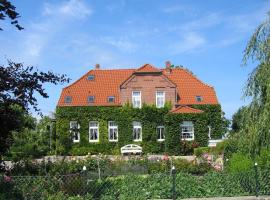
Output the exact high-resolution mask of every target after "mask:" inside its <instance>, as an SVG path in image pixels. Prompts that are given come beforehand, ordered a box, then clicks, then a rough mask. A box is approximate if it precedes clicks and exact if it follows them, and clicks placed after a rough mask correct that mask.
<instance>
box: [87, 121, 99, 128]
mask: <svg viewBox="0 0 270 200" xmlns="http://www.w3.org/2000/svg"><path fill="white" fill-rule="evenodd" d="M89 126H90V127H97V126H98V122H90V123H89Z"/></svg>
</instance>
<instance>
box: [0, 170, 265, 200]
mask: <svg viewBox="0 0 270 200" xmlns="http://www.w3.org/2000/svg"><path fill="white" fill-rule="evenodd" d="M0 179H1V181H0V199H9V200H13V199H14V200H15V199H16V200H20V199H21V200H43V199H44V200H45V199H46V200H47V199H51V200H62V199H63V200H64V199H65V200H86V199H87V200H91V199H95V200H96V199H100V200H117V199H119V200H137V199H138V200H143V199H181V198H191V197H217V196H246V195H249V196H250V195H252V196H259V195H269V194H270V171H269V170H257V169H256V168H255V170H252V171H247V172H242V173H217V172H212V173H208V174H206V175H204V176H194V175H190V174H186V173H177V172H176V171H174V173H172V174H171V175H170V173H157V174H141V175H139V174H110V175H109V174H108V173H107V174H103V173H101V174H99V173H96V172H87V171H84V172H82V173H77V174H69V175H59V176H49V175H48V176H2V177H0Z"/></svg>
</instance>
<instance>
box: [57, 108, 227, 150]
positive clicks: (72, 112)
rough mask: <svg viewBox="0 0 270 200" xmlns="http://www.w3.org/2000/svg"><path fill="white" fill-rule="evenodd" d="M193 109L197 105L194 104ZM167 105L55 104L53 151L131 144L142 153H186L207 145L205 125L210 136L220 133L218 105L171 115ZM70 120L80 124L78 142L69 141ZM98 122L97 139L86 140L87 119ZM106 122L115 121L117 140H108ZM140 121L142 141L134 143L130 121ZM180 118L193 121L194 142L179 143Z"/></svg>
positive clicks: (220, 121)
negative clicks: (161, 136) (161, 137)
mask: <svg viewBox="0 0 270 200" xmlns="http://www.w3.org/2000/svg"><path fill="white" fill-rule="evenodd" d="M196 108H197V107H196ZM170 109H171V106H170V105H169V104H167V105H166V106H165V108H156V107H155V106H154V105H153V106H150V105H143V107H142V108H141V109H138V108H137V109H136V108H135V109H134V108H132V107H131V106H130V105H125V106H123V107H113V106H112V107H95V106H84V107H83V106H82V107H57V110H56V116H57V123H56V128H57V141H56V152H57V154H62V155H67V154H69V155H86V154H88V153H90V154H98V153H103V154H120V148H121V147H122V146H124V145H127V144H130V143H135V144H138V145H140V146H142V147H143V152H144V153H159V154H163V153H165V152H166V153H169V154H174V155H183V154H188V153H190V149H191V148H194V147H198V146H207V140H208V127H207V126H208V125H211V126H212V130H214V131H215V133H214V135H213V136H214V137H215V138H218V137H219V138H220V137H221V135H222V134H223V133H224V132H223V128H222V127H223V126H224V125H223V123H224V122H223V121H222V118H221V116H222V115H221V114H222V113H221V108H220V106H219V105H213V106H212V105H211V106H210V105H205V106H200V108H199V109H202V110H205V113H202V114H171V113H169V110H170ZM70 121H77V122H78V123H79V124H80V130H79V132H80V142H79V143H73V142H72V139H71V134H70V132H69V123H70ZM90 121H97V122H98V123H99V142H98V143H89V122H90ZM108 121H115V122H116V123H117V125H118V142H110V141H109V139H108ZM133 121H139V122H141V124H142V141H141V142H134V141H133V138H132V132H133V127H132V122H133ZM182 121H193V123H194V129H195V141H194V142H191V143H190V142H189V143H183V142H181V141H180V124H181V123H182ZM160 125H164V126H165V141H163V142H158V141H157V132H156V127H157V126H160Z"/></svg>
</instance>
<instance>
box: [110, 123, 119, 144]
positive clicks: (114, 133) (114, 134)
mask: <svg viewBox="0 0 270 200" xmlns="http://www.w3.org/2000/svg"><path fill="white" fill-rule="evenodd" d="M117 138H118V126H117V124H116V122H114V121H111V122H109V140H117Z"/></svg>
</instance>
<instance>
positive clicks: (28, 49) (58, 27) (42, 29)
mask: <svg viewBox="0 0 270 200" xmlns="http://www.w3.org/2000/svg"><path fill="white" fill-rule="evenodd" d="M91 13H92V10H91V9H90V8H89V7H88V6H87V5H86V4H84V3H83V1H81V0H69V1H65V2H64V3H61V4H49V3H45V4H44V6H43V11H42V14H43V18H41V19H40V20H39V21H38V22H33V23H32V24H30V25H29V28H28V29H26V34H25V36H24V37H25V38H23V46H22V49H23V50H21V52H22V53H20V54H21V55H22V57H23V58H24V60H27V61H30V62H32V63H35V62H36V61H37V60H39V59H40V56H41V54H42V52H43V51H44V49H45V48H46V47H48V46H49V45H51V46H52V45H54V44H55V42H54V41H55V40H56V35H57V34H59V33H61V32H63V31H64V29H65V28H66V27H68V26H69V25H71V24H72V23H74V20H82V19H84V18H86V17H87V16H89V15H91Z"/></svg>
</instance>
